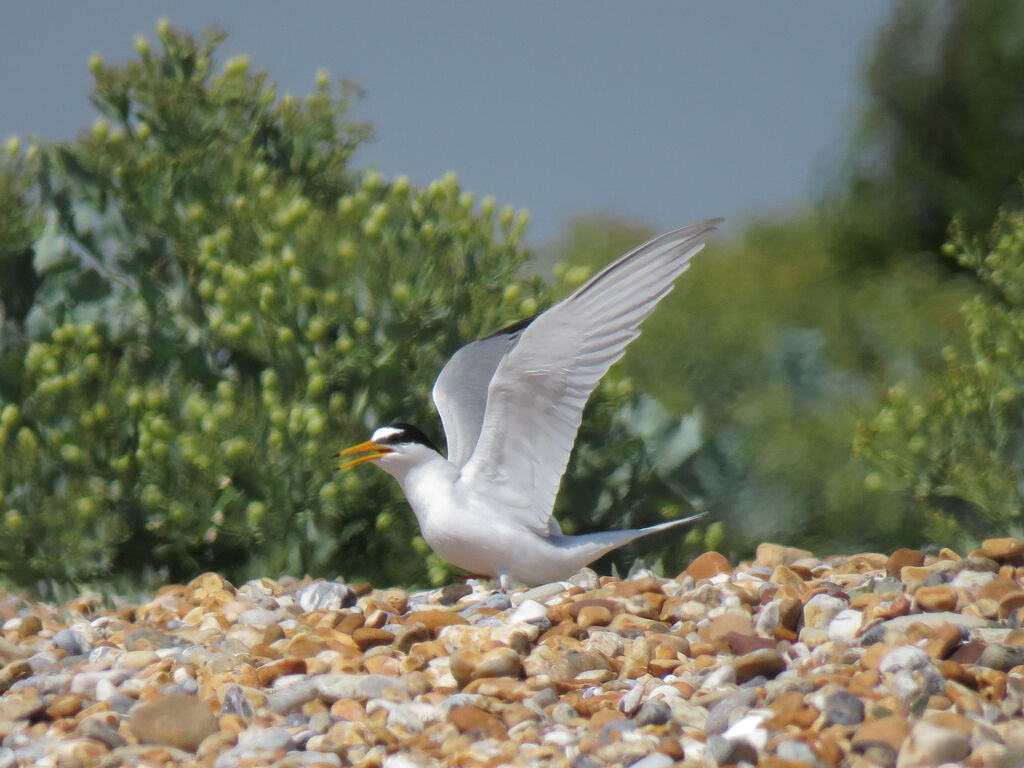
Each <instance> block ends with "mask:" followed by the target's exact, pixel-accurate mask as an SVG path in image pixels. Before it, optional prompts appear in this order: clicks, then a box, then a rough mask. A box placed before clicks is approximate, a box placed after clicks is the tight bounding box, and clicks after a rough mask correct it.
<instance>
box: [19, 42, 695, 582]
mask: <svg viewBox="0 0 1024 768" xmlns="http://www.w3.org/2000/svg"><path fill="white" fill-rule="evenodd" d="M222 37H223V36H222V35H220V34H219V33H212V34H210V35H208V36H207V37H205V38H204V39H202V40H199V41H196V40H193V39H192V38H190V37H189V36H187V35H185V34H182V33H179V32H176V31H174V30H173V29H172V28H170V27H169V26H167V25H166V24H161V25H160V27H159V38H160V43H159V46H158V47H156V46H155V47H153V48H151V47H150V45H149V43H148V42H146V41H145V40H140V41H138V42H137V45H136V51H137V52H138V54H139V58H138V59H137V60H136V61H131V62H129V63H127V64H125V65H124V66H121V67H111V66H107V65H106V64H104V63H103V61H102V60H101V59H99V57H93V58H92V59H91V60H90V62H89V66H90V70H91V71H92V72H93V74H94V76H95V88H94V91H93V96H92V98H93V101H94V103H95V104H96V106H97V108H98V109H99V111H100V113H101V116H100V117H99V118H98V119H97V120H96V121H95V122H94V124H93V125H92V127H91V129H90V130H89V131H87V132H83V133H82V135H81V136H80V137H79V138H78V140H77V141H76V142H74V143H71V144H67V145H59V146H45V147H42V148H40V149H35V148H30V149H29V150H27V151H22V148H21V147H20V146H15V145H13V144H12V146H11V148H9V150H8V152H7V159H6V163H5V165H4V166H3V173H2V176H0V180H2V181H0V196H2V199H0V266H2V267H3V269H4V274H5V275H8V274H10V275H17V276H18V277H19V279H17V280H12V281H6V280H5V281H4V284H3V286H2V287H0V291H2V293H0V302H2V303H0V334H2V335H0V338H2V340H3V344H2V346H0V414H2V415H0V527H2V531H3V534H2V535H0V575H2V576H6V577H7V578H10V579H13V580H17V581H20V582H23V583H24V582H28V581H30V580H34V579H42V578H56V579H66V578H72V579H81V578H94V577H103V578H120V577H122V576H123V575H124V574H129V575H132V574H134V575H140V574H142V575H143V576H145V574H146V573H147V572H149V573H152V572H153V570H154V569H159V570H160V571H162V572H163V571H166V573H167V574H168V576H170V577H172V578H185V577H188V576H189V575H190V574H193V573H195V572H196V571H199V570H202V569H216V570H219V571H221V572H223V573H225V574H227V575H228V576H229V577H232V578H244V577H246V576H250V575H256V574H267V573H270V574H274V573H279V572H281V571H282V570H288V571H291V572H293V573H302V572H304V571H305V572H312V573H317V574H325V575H332V574H337V573H342V574H344V575H346V576H348V577H349V578H358V577H368V578H372V579H374V580H376V581H381V582H389V583H407V584H408V583H414V582H422V581H424V580H426V579H430V580H432V581H434V582H439V581H443V580H446V579H448V578H450V573H449V572H448V570H447V566H446V565H445V564H444V563H443V562H441V561H440V560H439V559H437V558H436V556H434V555H432V554H430V553H429V551H428V549H427V548H426V546H425V544H424V543H423V541H422V539H420V538H419V536H418V531H417V529H416V524H415V520H414V518H413V517H412V515H411V514H409V512H408V509H407V506H406V504H405V502H404V499H402V497H401V494H400V492H399V491H398V488H397V486H396V484H395V483H394V482H393V481H392V480H391V479H390V478H388V477H387V476H386V475H384V473H382V472H379V471H377V470H374V469H361V470H353V471H349V472H345V473H338V472H337V471H335V467H336V466H337V462H336V460H335V459H333V458H332V457H333V455H334V454H335V452H336V451H337V450H338V449H339V448H340V447H344V446H345V445H348V444H351V443H352V442H356V441H362V440H364V439H365V438H366V436H367V434H368V433H369V431H370V430H372V429H373V428H374V427H375V426H378V425H380V424H383V423H388V422H390V421H394V420H402V421H411V422H415V423H418V424H421V425H424V426H425V427H427V429H428V431H433V432H434V433H435V434H437V433H438V432H439V427H438V426H435V425H437V424H438V422H437V419H436V415H435V414H434V413H433V410H432V408H431V407H430V405H429V403H430V388H431V386H432V384H433V380H434V378H435V376H436V375H437V373H438V371H439V370H440V368H441V367H442V365H443V364H444V363H445V362H446V361H447V359H448V358H449V357H450V356H451V354H452V353H453V352H454V351H455V350H456V349H457V348H458V347H459V346H461V345H462V344H464V343H466V342H468V341H470V340H472V339H473V338H476V337H478V336H480V335H482V334H484V333H488V332H492V331H493V330H495V329H497V328H499V327H502V326H503V325H505V324H507V323H508V322H510V321H513V320H516V319H519V318H521V317H523V316H527V315H530V314H532V313H534V312H536V311H537V310H538V308H540V307H542V306H543V305H545V304H546V303H548V302H549V301H550V297H551V294H549V292H548V290H547V289H546V288H545V287H544V285H543V284H542V283H541V282H540V280H539V279H538V278H531V279H525V278H523V277H521V275H522V272H523V268H524V266H525V265H526V263H527V260H528V258H529V254H528V252H527V251H526V250H525V249H524V248H523V247H522V245H521V242H520V241H521V236H522V233H523V230H524V228H525V227H526V225H527V221H528V217H527V215H526V214H525V212H519V213H517V212H516V211H514V210H513V209H511V208H505V209H502V210H500V211H497V210H496V206H495V203H494V201H493V199H490V198H485V199H484V200H482V201H480V202H479V204H478V203H477V202H476V200H475V199H474V196H473V195H472V194H471V193H468V192H465V191H463V190H461V189H460V187H459V185H458V182H457V179H456V177H455V175H454V174H449V175H447V176H445V178H444V179H442V180H439V181H435V182H432V183H431V184H430V185H429V186H428V187H426V188H425V189H420V188H416V187H414V186H413V185H411V184H410V183H409V181H408V179H406V178H404V177H399V178H397V179H395V180H393V181H385V180H384V179H382V178H381V176H380V174H378V173H376V172H374V171H361V170H358V169H354V168H352V167H351V165H350V157H351V154H352V152H353V150H354V149H355V148H356V147H357V146H358V145H359V143H360V142H361V141H363V140H364V139H365V137H366V136H367V135H368V129H367V128H366V127H365V126H362V125H359V124H357V123H354V122H353V121H352V120H351V119H350V118H349V117H348V112H347V108H348V105H349V102H350V99H351V97H352V95H353V92H352V90H351V88H348V87H342V89H341V91H340V93H338V92H336V91H335V90H333V89H332V88H331V85H330V83H329V81H328V78H327V77H326V76H324V75H323V74H318V76H317V87H316V90H315V91H314V92H313V93H312V94H310V95H309V96H306V97H304V98H296V97H293V96H291V95H284V96H281V97H280V98H278V97H277V96H276V94H275V90H274V85H273V83H271V82H270V81H269V80H268V78H267V77H266V75H265V74H263V73H254V72H251V71H250V68H249V62H248V59H247V58H246V57H237V58H234V59H231V60H229V61H227V62H226V63H225V64H224V66H223V68H221V69H218V68H217V67H215V65H214V53H215V49H216V47H217V45H218V44H219V43H220V41H221V39H222ZM568 287H569V284H568V283H566V282H563V283H561V284H560V285H559V286H557V288H558V289H560V290H562V289H564V290H567V289H568ZM635 402H636V398H635V396H634V395H633V393H632V390H631V389H630V388H629V386H628V383H627V384H626V385H625V386H624V385H623V384H622V382H619V381H617V380H615V379H614V378H612V379H609V381H608V382H607V383H606V384H605V385H603V386H602V388H601V389H600V390H599V392H598V394H597V395H596V396H595V398H594V399H593V402H592V404H591V407H590V409H589V412H588V415H587V422H586V423H587V427H586V430H585V432H584V442H585V443H586V444H585V445H583V446H582V448H581V450H580V451H579V452H578V453H577V455H576V457H575V459H574V461H573V463H572V465H571V468H570V472H569V476H568V478H567V480H566V486H567V487H566V493H564V494H563V496H562V499H561V510H562V512H563V514H564V515H565V523H566V527H567V528H576V529H580V530H582V529H584V528H587V527H593V526H597V525H606V524H610V523H609V521H613V522H615V523H618V522H621V519H622V518H625V519H626V520H627V521H633V520H634V519H636V520H637V521H644V518H645V517H646V518H651V517H655V518H659V519H660V516H661V513H662V511H663V510H659V509H657V508H651V507H650V506H646V505H644V504H643V500H644V499H645V498H646V497H647V495H648V494H647V493H645V488H648V487H649V486H651V485H652V484H657V483H658V482H659V481H658V480H657V479H656V478H651V477H650V472H649V471H648V468H649V457H648V455H647V453H646V452H645V450H643V446H642V445H641V441H640V439H639V438H638V437H637V436H636V435H635V434H634V433H633V432H632V431H630V429H629V428H628V423H627V422H628V420H627V419H625V418H624V417H623V414H625V413H628V410H629V409H630V408H632V407H634V404H635ZM588 441H589V442H588ZM623 457H626V459H625V460H624V459H623ZM594 508H596V509H597V515H598V518H599V519H598V520H594V519H593V518H592V516H591V514H590V512H591V510H592V509H594ZM664 512H665V513H667V514H670V515H672V514H678V513H679V509H678V508H676V507H672V508H670V509H667V510H664ZM410 542H412V546H411V547H410ZM623 557H624V556H623ZM676 560H677V561H679V560H681V556H680V555H679V553H678V551H677V553H676Z"/></svg>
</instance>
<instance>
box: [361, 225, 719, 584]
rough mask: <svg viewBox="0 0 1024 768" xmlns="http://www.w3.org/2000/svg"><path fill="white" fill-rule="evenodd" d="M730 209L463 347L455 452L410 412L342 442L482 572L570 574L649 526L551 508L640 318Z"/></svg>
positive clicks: (442, 549) (503, 580)
mask: <svg viewBox="0 0 1024 768" xmlns="http://www.w3.org/2000/svg"><path fill="white" fill-rule="evenodd" d="M720 221H721V219H709V220H707V221H703V222H700V223H699V224H691V225H690V226H688V227H682V228H681V229H677V230H674V231H672V232H669V233H667V234H664V235H661V236H660V237H656V238H655V239H653V240H651V241H650V242H648V243H646V244H644V245H642V246H640V247H639V248H637V249H636V250H634V251H632V252H630V253H627V254H626V255H625V256H622V257H621V258H619V259H618V260H616V261H614V262H612V263H611V264H610V265H609V266H607V267H606V268H605V269H604V270H602V271H601V272H600V273H599V274H597V275H596V276H595V277H593V278H592V279H590V280H589V281H588V282H587V283H586V284H584V285H583V286H582V287H580V288H578V289H577V290H576V291H574V292H573V293H572V294H570V295H569V296H568V297H566V298H565V299H563V300H562V301H560V302H558V303H557V304H555V305H554V306H552V307H550V308H549V309H548V310H547V311H545V312H542V313H541V314H538V315H535V316H534V317H531V318H528V319H526V320H522V321H520V322H518V323H515V324H513V325H510V326H509V327H508V328H505V329H503V330H500V331H498V332H497V333H495V334H493V335H491V336H488V337H486V338H484V339H480V340H478V341H474V342H472V343H471V344H467V345H466V346H464V347H462V348H461V349H459V350H458V351H457V352H456V353H455V355H454V356H452V358H451V360H449V361H448V363H447V364H446V365H445V366H444V368H443V369H442V370H441V373H440V375H439V376H438V377H437V381H436V382H435V384H434V390H433V398H434V404H435V405H436V406H437V411H438V413H439V414H440V416H441V423H442V425H443V427H444V432H445V438H446V440H447V443H448V457H447V458H445V457H444V456H442V455H441V453H440V452H439V451H438V450H437V448H436V447H435V446H434V445H433V444H432V443H431V441H430V439H429V438H428V437H427V436H426V435H425V434H424V433H423V432H422V431H421V430H419V429H418V428H416V427H414V426H412V425H410V424H393V425H390V426H385V427H380V428H379V429H377V430H376V431H375V432H374V433H373V435H372V436H371V437H370V439H369V440H368V441H366V442H364V443H361V444H359V445H356V446H353V447H352V448H349V449H347V450H344V451H342V452H341V455H342V456H351V455H354V454H360V453H365V454H366V455H364V456H360V457H359V458H355V459H352V460H350V461H347V462H346V463H344V464H342V466H341V469H345V468H346V467H352V466H355V465H357V464H363V463H365V462H368V461H373V462H376V464H377V466H379V467H380V468H381V469H383V470H384V471H385V472H387V473H388V474H390V475H391V476H392V477H394V478H395V479H396V480H398V484H399V485H400V486H401V488H402V491H403V493H405V498H406V499H407V500H408V502H409V505H410V506H411V507H412V511H413V513H414V514H415V515H416V520H417V522H418V523H419V526H420V532H421V533H422V534H423V538H424V540H425V541H426V542H427V544H428V545H430V547H431V549H433V550H434V552H436V553H437V554H438V555H440V556H441V557H443V558H444V559H445V560H447V561H448V562H450V563H452V564H453V565H456V566H458V567H459V568H462V569H464V570H466V571H468V572H469V573H471V574H474V575H481V576H490V577H497V579H498V582H499V584H500V586H501V587H502V589H508V588H509V587H510V585H511V584H512V583H514V582H518V583H525V584H539V583H544V582H549V581H556V580H559V579H564V578H566V577H568V576H570V575H572V574H573V573H575V572H576V571H578V570H579V569H580V568H582V567H583V566H585V565H586V564H587V563H590V562H591V561H593V560H596V559H597V558H598V557H600V556H601V555H603V554H605V553H607V552H610V551H611V550H613V549H615V548H617V547H621V546H622V545H623V544H627V543H629V542H631V541H633V540H634V539H637V538H640V537H641V536H647V535H650V534H652V533H657V532H659V531H665V530H667V529H669V528H674V527H675V526H679V525H684V524H686V523H689V522H692V521H693V520H696V519H697V518H699V517H701V516H702V515H693V516H691V517H687V518H684V519H680V520H670V521H668V522H665V523H661V524H659V525H652V526H650V527H647V528H634V529H630V530H619V531H603V532H599V533H588V534H584V535H579V536H568V535H565V534H563V533H562V529H561V527H560V526H559V524H558V521H557V520H555V518H554V517H553V516H552V508H553V506H554V502H555V495H556V494H557V492H558V486H559V484H560V483H561V479H562V475H563V474H564V473H565V468H566V465H567V464H568V461H569V454H570V452H571V451H572V446H573V443H574V442H575V441H576V433H577V431H578V430H579V426H580V420H581V418H582V415H583V406H584V405H585V404H586V402H587V399H588V398H589V397H590V393H591V392H592V391H593V390H594V387H596V386H597V383H598V382H599V381H600V380H601V377H603V376H604V375H605V373H606V372H607V371H608V369H609V368H610V367H611V365H612V364H613V363H614V362H615V361H616V360H618V359H619V358H620V357H622V355H623V353H624V352H625V350H626V345H627V344H629V342H631V341H632V340H633V339H635V338H636V337H637V336H639V335H640V324H641V323H642V322H643V321H644V320H645V319H646V318H647V317H648V315H650V314H651V312H653V311H654V307H655V306H656V305H657V303H658V302H659V301H661V300H662V299H663V298H665V296H667V295H668V293H669V292H670V291H671V290H672V288H673V284H674V282H675V280H676V278H678V277H679V276H680V275H681V274H682V273H683V272H685V271H686V270H687V268H689V266H690V260H691V259H692V258H693V256H694V255H695V254H697V253H698V252H699V251H700V250H701V249H702V248H703V247H704V237H705V236H707V235H708V234H709V233H710V232H712V231H713V230H714V229H715V227H716V225H717V224H718V223H719V222H720Z"/></svg>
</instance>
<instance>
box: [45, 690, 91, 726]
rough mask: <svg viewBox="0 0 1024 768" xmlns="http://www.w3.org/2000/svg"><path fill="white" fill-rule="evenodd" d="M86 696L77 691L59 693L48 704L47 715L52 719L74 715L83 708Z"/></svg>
mask: <svg viewBox="0 0 1024 768" xmlns="http://www.w3.org/2000/svg"><path fill="white" fill-rule="evenodd" d="M83 701H85V699H84V697H82V696H79V695H78V694H77V693H58V694H57V695H55V696H54V697H53V698H52V699H50V701H49V702H48V703H47V705H46V716H47V717H49V718H50V719H51V720H59V719H60V718H62V717H74V716H75V715H77V714H78V713H79V712H80V711H81V710H82V703H83Z"/></svg>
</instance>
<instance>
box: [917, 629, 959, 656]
mask: <svg viewBox="0 0 1024 768" xmlns="http://www.w3.org/2000/svg"><path fill="white" fill-rule="evenodd" d="M958 645H960V630H959V628H957V627H956V626H954V625H953V624H943V625H942V626H940V627H939V628H938V629H937V630H936V631H935V635H934V637H932V639H930V640H928V641H927V642H926V643H925V645H924V651H925V653H927V654H928V655H929V656H931V657H932V658H933V659H945V658H947V657H948V656H949V655H950V654H951V653H952V652H953V649H954V648H956V647H957V646H958Z"/></svg>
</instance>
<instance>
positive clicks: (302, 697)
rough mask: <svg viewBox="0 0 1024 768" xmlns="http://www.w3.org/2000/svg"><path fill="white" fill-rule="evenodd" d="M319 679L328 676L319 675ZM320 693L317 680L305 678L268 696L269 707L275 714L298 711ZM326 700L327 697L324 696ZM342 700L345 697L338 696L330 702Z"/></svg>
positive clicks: (275, 690)
mask: <svg viewBox="0 0 1024 768" xmlns="http://www.w3.org/2000/svg"><path fill="white" fill-rule="evenodd" d="M318 677H326V675H319V676H318ZM318 693H320V690H319V689H318V687H317V678H305V679H302V680H299V681H297V682H295V683H292V684H291V685H286V686H283V687H281V688H275V689H274V691H273V692H272V693H270V694H269V695H268V696H267V707H268V708H269V709H271V710H272V711H274V712H280V713H281V714H285V713H288V712H292V711H294V710H296V709H298V708H299V707H301V706H302V705H303V704H305V703H306V702H307V701H312V700H313V699H315V698H316V697H317V694H318ZM324 698H327V697H326V696H324ZM340 698H343V697H342V696H336V697H334V698H333V699H330V700H331V701H332V702H333V701H335V700H336V699H340Z"/></svg>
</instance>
